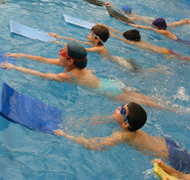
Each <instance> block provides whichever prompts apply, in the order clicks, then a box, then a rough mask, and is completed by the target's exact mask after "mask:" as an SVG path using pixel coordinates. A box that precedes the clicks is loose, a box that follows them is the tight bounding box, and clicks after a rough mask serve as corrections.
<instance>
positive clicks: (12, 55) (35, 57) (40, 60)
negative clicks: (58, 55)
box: [5, 53, 59, 65]
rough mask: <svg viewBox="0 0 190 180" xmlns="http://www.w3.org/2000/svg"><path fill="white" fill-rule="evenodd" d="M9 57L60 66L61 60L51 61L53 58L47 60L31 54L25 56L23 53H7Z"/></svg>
mask: <svg viewBox="0 0 190 180" xmlns="http://www.w3.org/2000/svg"><path fill="white" fill-rule="evenodd" d="M5 55H6V56H7V57H15V58H20V57H24V58H28V59H32V60H33V61H37V62H41V63H46V64H55V65H59V59H51V58H45V57H41V56H32V55H29V54H23V53H5Z"/></svg>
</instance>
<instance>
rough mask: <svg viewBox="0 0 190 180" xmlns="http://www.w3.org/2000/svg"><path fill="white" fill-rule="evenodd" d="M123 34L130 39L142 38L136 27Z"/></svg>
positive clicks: (137, 39)
mask: <svg viewBox="0 0 190 180" xmlns="http://www.w3.org/2000/svg"><path fill="white" fill-rule="evenodd" d="M123 36H124V37H125V38H126V39H128V40H131V41H136V42H138V41H140V40H141V35H140V33H139V31H138V30H136V29H132V30H129V31H126V32H124V33H123Z"/></svg>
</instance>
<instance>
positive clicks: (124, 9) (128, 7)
mask: <svg viewBox="0 0 190 180" xmlns="http://www.w3.org/2000/svg"><path fill="white" fill-rule="evenodd" d="M120 9H121V10H122V11H124V12H126V13H131V12H132V9H131V7H130V6H129V5H127V4H125V5H123V6H122V7H121V8H120Z"/></svg>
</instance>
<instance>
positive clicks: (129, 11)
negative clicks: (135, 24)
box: [105, 2, 154, 21]
mask: <svg viewBox="0 0 190 180" xmlns="http://www.w3.org/2000/svg"><path fill="white" fill-rule="evenodd" d="M105 4H106V5H107V6H110V7H113V6H115V5H111V4H110V3H109V2H105ZM115 7H116V8H117V9H118V10H119V11H120V12H122V13H123V14H125V15H126V17H128V18H129V19H130V20H138V21H139V20H143V21H146V20H149V21H154V18H151V17H146V16H139V15H137V14H133V13H132V8H131V7H130V6H129V5H128V4H125V5H123V6H122V7H121V8H119V7H117V6H115Z"/></svg>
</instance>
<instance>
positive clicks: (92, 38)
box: [87, 31, 96, 43]
mask: <svg viewBox="0 0 190 180" xmlns="http://www.w3.org/2000/svg"><path fill="white" fill-rule="evenodd" d="M87 39H88V42H91V43H95V42H96V37H95V34H94V33H93V32H92V31H90V32H89V33H88V36H87Z"/></svg>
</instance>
